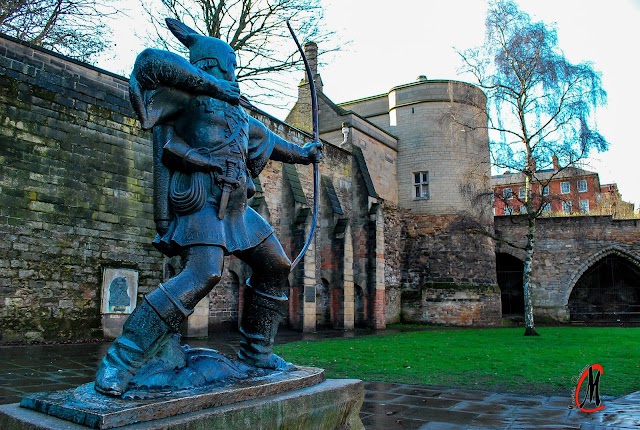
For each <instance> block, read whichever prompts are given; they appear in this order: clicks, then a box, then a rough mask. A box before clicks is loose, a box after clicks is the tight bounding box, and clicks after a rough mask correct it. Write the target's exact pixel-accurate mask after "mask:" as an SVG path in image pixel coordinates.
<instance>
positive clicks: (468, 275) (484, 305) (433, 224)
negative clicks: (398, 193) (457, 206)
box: [400, 213, 500, 326]
mask: <svg viewBox="0 0 640 430" xmlns="http://www.w3.org/2000/svg"><path fill="white" fill-rule="evenodd" d="M403 218H404V220H403V221H404V222H403V224H404V230H403V234H402V240H401V243H402V248H401V251H400V255H401V258H402V260H403V261H402V265H401V267H402V270H401V288H402V292H401V302H402V309H401V312H402V315H401V319H402V321H403V322H413V323H429V324H446V325H483V326H487V325H497V324H499V323H500V291H499V289H498V287H497V280H496V268H495V254H494V251H493V242H492V241H491V240H490V239H489V238H484V237H470V236H469V235H468V234H467V233H465V232H462V231H458V230H457V229H456V227H455V226H456V223H455V221H456V216H455V215H415V214H411V213H407V214H406V215H405V216H404V217H403Z"/></svg>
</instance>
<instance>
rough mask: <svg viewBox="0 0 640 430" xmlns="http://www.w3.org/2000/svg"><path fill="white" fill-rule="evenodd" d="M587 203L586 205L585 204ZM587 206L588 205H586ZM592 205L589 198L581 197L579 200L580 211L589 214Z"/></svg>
mask: <svg viewBox="0 0 640 430" xmlns="http://www.w3.org/2000/svg"><path fill="white" fill-rule="evenodd" d="M583 203H586V205H583ZM585 206H586V207H585ZM590 206H591V205H590V204H589V199H581V200H579V201H578V208H580V212H582V213H585V214H588V213H590V211H591V207H590Z"/></svg>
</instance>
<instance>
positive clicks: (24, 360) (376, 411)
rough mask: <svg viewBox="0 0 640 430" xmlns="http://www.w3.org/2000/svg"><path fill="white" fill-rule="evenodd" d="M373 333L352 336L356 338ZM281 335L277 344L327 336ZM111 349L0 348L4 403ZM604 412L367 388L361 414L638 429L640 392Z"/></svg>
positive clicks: (442, 390)
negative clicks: (589, 412)
mask: <svg viewBox="0 0 640 430" xmlns="http://www.w3.org/2000/svg"><path fill="white" fill-rule="evenodd" d="M368 333H370V332H356V333H353V332H351V333H347V334H346V335H347V336H358V335H362V334H368ZM341 336H345V332H339V331H328V332H319V333H317V334H301V333H296V332H281V333H279V334H278V343H286V342H290V341H294V340H301V339H304V340H307V339H317V338H325V337H341ZM238 340H239V339H238V336H237V334H235V333H227V334H226V335H225V336H224V337H223V338H220V337H219V338H218V339H217V340H215V341H211V342H206V341H188V342H187V343H188V344H189V345H191V346H205V345H207V346H209V347H210V346H211V345H213V347H215V348H217V349H218V350H219V351H220V352H222V353H224V354H228V355H235V351H237V345H238ZM108 346H109V344H108V343H89V344H69V345H64V344H62V345H34V346H0V404H6V403H16V402H19V401H20V399H21V398H22V396H23V395H24V394H27V393H34V392H38V391H54V390H64V389H68V388H75V387H77V386H78V385H81V384H84V383H86V382H90V381H92V380H93V377H94V375H95V370H96V367H97V364H98V361H99V360H100V358H101V357H102V356H103V355H104V353H105V351H106V349H107V347H108ZM603 403H604V404H605V408H604V409H603V410H601V411H598V412H596V413H591V414H588V413H584V412H581V411H579V410H578V409H577V408H576V407H575V406H572V404H571V398H570V393H567V396H566V397H563V396H538V395H523V394H513V393H495V392H491V391H480V390H462V389H454V388H447V387H435V386H421V385H407V384H392V383H386V382H375V381H365V401H364V404H363V406H362V410H361V417H362V422H363V424H364V426H365V428H366V429H368V430H377V429H385V430H386V429H424V430H427V429H442V430H448V429H474V430H476V429H513V430H515V429H583V430H595V429H638V428H639V427H640V392H639V393H634V394H631V395H628V396H624V397H621V398H617V399H604V401H603Z"/></svg>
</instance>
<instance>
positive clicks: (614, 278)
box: [569, 254, 640, 322]
mask: <svg viewBox="0 0 640 430" xmlns="http://www.w3.org/2000/svg"><path fill="white" fill-rule="evenodd" d="M569 313H570V318H571V321H576V322H577V321H584V322H640V267H638V266H637V265H635V264H633V263H632V262H631V261H629V260H628V259H626V258H624V257H622V256H620V255H617V254H609V255H607V256H605V257H603V258H601V259H600V260H598V261H597V262H596V263H594V264H593V265H592V266H591V267H589V268H588V269H587V270H586V271H585V272H584V273H583V274H582V276H580V278H579V279H578V281H577V282H576V284H575V286H574V288H573V290H572V291H571V295H570V296H569Z"/></svg>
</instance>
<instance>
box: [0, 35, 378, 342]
mask: <svg viewBox="0 0 640 430" xmlns="http://www.w3.org/2000/svg"><path fill="white" fill-rule="evenodd" d="M0 67H1V69H0V86H1V87H2V89H3V91H2V92H1V93H0V101H1V102H2V105H1V106H0V112H1V114H0V115H1V116H0V139H1V142H0V143H1V145H0V162H1V163H2V165H3V169H2V171H1V172H0V203H1V205H0V239H1V240H0V300H1V302H2V306H1V307H0V330H1V333H2V338H1V339H0V341H3V342H9V341H19V340H44V339H58V340H60V339H83V338H95V337H101V336H102V324H101V313H100V301H101V288H100V286H101V283H102V277H103V275H102V271H103V269H104V268H108V267H118V268H128V269H135V270H136V271H138V274H139V277H138V282H139V289H138V300H140V298H141V297H142V295H143V294H145V293H147V292H148V291H150V290H151V289H153V288H154V287H155V286H156V285H157V284H158V282H160V281H161V280H162V279H163V276H165V275H166V273H168V272H167V270H166V268H167V267H168V266H167V265H166V264H165V261H163V257H162V255H161V254H160V253H159V252H157V251H156V250H155V249H154V248H153V247H152V246H151V240H152V238H153V236H154V234H155V231H154V224H153V202H152V179H153V178H152V160H151V142H150V139H149V135H148V133H144V132H142V131H141V129H140V127H139V124H138V122H137V121H136V119H135V116H134V114H133V112H132V110H131V108H130V105H129V100H128V81H127V80H126V79H125V78H123V77H120V76H117V75H114V74H111V73H109V72H106V71H103V70H99V69H95V68H92V67H90V66H87V65H86V64H82V63H77V62H74V61H71V60H69V59H68V58H65V57H62V56H58V55H56V54H53V53H51V52H48V51H46V50H41V49H38V48H34V47H31V46H27V45H23V44H19V43H17V42H16V41H15V40H12V39H10V38H4V37H0ZM251 114H252V115H253V116H255V117H257V118H258V119H259V120H260V121H262V122H264V123H265V124H266V125H267V127H269V128H270V129H271V130H273V131H274V132H276V133H278V134H279V135H281V136H283V137H285V138H286V139H288V140H289V141H292V142H295V143H298V144H302V143H304V142H306V141H308V140H309V136H308V135H307V134H305V133H304V132H302V131H300V130H297V129H295V128H293V127H290V126H287V125H285V124H283V123H282V122H280V121H278V120H276V119H274V118H271V117H269V116H267V115H266V114H263V113H261V112H251ZM324 157H325V162H324V163H323V164H322V165H321V174H322V175H323V176H325V177H326V178H328V180H329V182H331V184H332V185H333V191H334V192H335V198H336V199H337V200H338V202H339V206H340V209H341V211H342V213H337V212H336V210H335V205H333V206H332V204H331V202H330V201H329V198H328V194H327V188H326V187H323V186H321V189H320V190H319V193H320V196H321V203H322V206H323V208H322V209H321V214H323V215H322V219H321V220H320V225H319V228H318V232H317V235H316V239H315V241H314V243H313V244H312V246H311V247H310V249H309V251H308V252H307V254H306V256H305V258H304V260H303V261H302V262H301V263H300V265H299V266H298V269H296V272H295V273H294V274H292V275H291V277H290V279H289V281H290V288H291V291H290V292H291V299H292V300H291V307H290V311H291V312H290V316H289V318H288V322H289V323H290V324H291V325H292V326H293V327H295V328H298V329H304V330H309V331H313V330H315V329H316V325H317V324H318V325H329V326H334V327H341V328H342V327H344V328H352V327H353V325H354V313H355V311H354V270H355V273H356V275H355V276H358V277H362V276H364V279H366V278H367V273H366V272H367V271H369V270H371V267H370V265H368V264H366V263H363V264H358V265H354V255H353V252H354V251H353V250H354V246H353V242H354V241H358V246H360V245H362V244H364V245H365V247H364V248H361V247H359V248H358V252H360V253H361V254H362V257H363V258H365V259H366V258H368V256H369V255H370V252H369V250H368V249H369V248H368V244H367V240H368V236H367V234H366V232H367V231H368V230H367V229H368V222H369V219H368V214H367V202H366V201H365V202H364V203H362V202H361V203H359V204H361V205H362V206H363V209H362V210H360V211H359V213H361V215H358V216H355V215H354V214H353V213H352V212H353V211H352V209H351V206H352V202H353V201H354V196H359V195H365V196H366V191H363V189H364V188H365V186H364V185H363V184H362V183H361V182H360V183H358V184H353V180H352V179H353V172H354V169H356V164H355V161H354V160H353V157H352V156H351V153H350V152H349V151H347V150H345V149H342V148H338V147H336V146H333V145H326V147H325V151H324ZM283 166H284V165H283V164H282V163H277V162H270V163H269V164H268V165H267V167H266V168H265V169H264V170H263V172H262V173H261V175H260V188H261V192H259V193H257V195H256V198H254V200H253V202H252V203H251V204H252V206H253V207H254V208H256V210H257V211H258V212H259V213H261V214H262V215H263V216H264V217H265V218H266V219H267V220H269V222H271V223H272V225H273V226H274V228H275V231H276V234H277V235H278V237H279V238H280V239H281V241H282V244H283V247H284V248H285V250H286V252H287V253H288V255H290V256H291V258H292V259H293V258H294V257H295V256H296V255H297V254H298V252H299V250H300V249H301V247H302V245H303V243H304V241H305V240H306V238H307V235H308V233H309V228H310V223H311V216H310V209H311V207H312V205H313V174H312V172H313V169H312V168H311V166H295V169H294V171H295V172H296V177H297V181H298V182H297V187H298V189H297V191H295V192H294V190H293V188H292V187H293V184H292V182H291V178H290V177H289V175H287V174H285V172H284V167H283ZM301 195H302V198H300V196H301ZM356 200H357V199H356ZM365 200H366V199H365ZM345 220H346V222H345ZM360 221H362V222H364V225H361V226H358V225H357V223H358V222H360ZM363 229H364V230H363ZM363 231H364V232H365V236H364V238H365V241H364V242H363V243H360V242H361V241H360V238H359V237H358V236H357V235H359V234H360V232H363ZM347 253H349V255H347ZM176 264H177V266H178V267H179V266H180V263H179V262H177V263H176ZM165 272H166V273H165ZM225 275H226V276H225V279H224V280H223V282H221V284H220V285H218V286H217V287H216V288H215V289H214V290H213V291H212V293H211V294H210V295H209V296H208V297H207V301H208V302H207V303H204V302H203V303H202V304H201V305H202V306H199V308H198V312H197V313H198V318H199V319H200V320H204V321H205V323H204V324H205V325H206V324H207V320H208V325H210V326H211V328H213V329H219V328H222V327H230V326H232V327H233V326H236V325H237V323H238V319H239V318H240V316H241V313H242V294H241V291H242V289H243V288H244V283H245V281H246V279H247V278H248V277H249V276H250V271H249V270H248V269H247V267H246V266H244V265H243V264H242V263H241V262H240V261H239V260H237V259H235V258H230V259H229V260H228V261H227V264H226V269H225ZM364 287H367V285H364ZM324 290H326V291H324ZM323 291H324V293H326V294H321V293H323ZM239 292H240V293H239ZM316 293H317V294H316ZM325 296H326V297H325ZM314 297H315V298H314ZM371 303H373V301H371ZM323 304H324V305H323ZM201 308H202V309H201ZM207 309H209V310H208V311H207ZM325 315H328V317H324V316H325ZM190 322H191V321H190ZM199 324H201V323H199ZM185 330H186V331H187V333H196V332H197V333H202V331H201V330H200V331H199V330H196V327H192V325H191V324H189V327H188V328H185ZM204 333H206V330H205V332H204Z"/></svg>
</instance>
